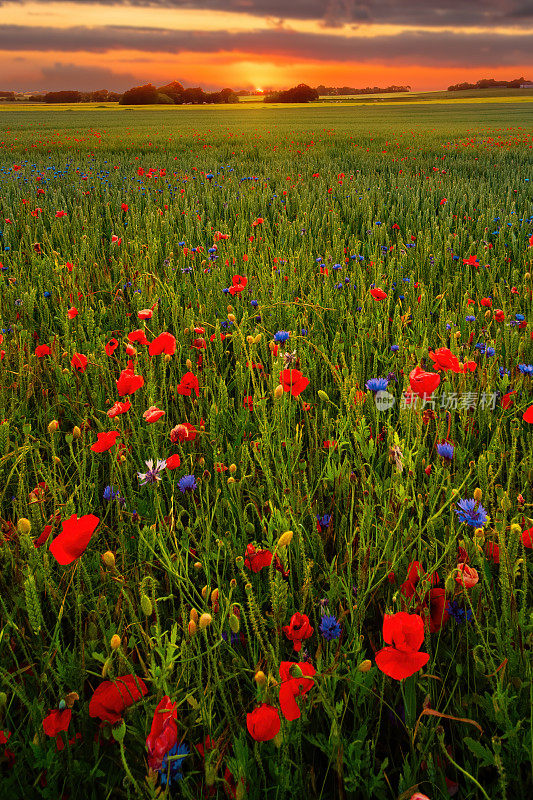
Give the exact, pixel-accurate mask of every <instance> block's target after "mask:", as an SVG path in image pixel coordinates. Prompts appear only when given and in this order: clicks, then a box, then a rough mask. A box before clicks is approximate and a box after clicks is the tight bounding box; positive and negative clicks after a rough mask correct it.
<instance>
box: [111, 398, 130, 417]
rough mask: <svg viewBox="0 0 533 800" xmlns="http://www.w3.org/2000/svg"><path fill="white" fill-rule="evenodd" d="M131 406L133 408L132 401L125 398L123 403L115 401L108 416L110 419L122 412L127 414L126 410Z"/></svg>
mask: <svg viewBox="0 0 533 800" xmlns="http://www.w3.org/2000/svg"><path fill="white" fill-rule="evenodd" d="M130 408H131V403H130V401H129V400H125V401H124V402H123V403H121V402H120V401H119V400H117V402H116V403H114V404H113V405H112V406H111V408H110V409H109V411H108V412H107V416H108V417H109V418H110V419H113V417H118V416H119V415H120V414H125V413H126V411H129V410H130Z"/></svg>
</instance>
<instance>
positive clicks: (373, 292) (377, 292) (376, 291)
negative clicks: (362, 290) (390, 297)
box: [370, 286, 387, 300]
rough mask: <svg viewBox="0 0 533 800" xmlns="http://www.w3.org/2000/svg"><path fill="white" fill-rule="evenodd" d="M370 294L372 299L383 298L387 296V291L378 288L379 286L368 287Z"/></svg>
mask: <svg viewBox="0 0 533 800" xmlns="http://www.w3.org/2000/svg"><path fill="white" fill-rule="evenodd" d="M370 294H371V295H372V297H373V298H374V300H384V299H385V298H386V297H387V293H386V292H384V291H383V289H380V288H379V286H378V287H376V288H375V289H370Z"/></svg>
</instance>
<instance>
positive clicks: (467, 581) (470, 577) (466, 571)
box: [455, 564, 479, 589]
mask: <svg viewBox="0 0 533 800" xmlns="http://www.w3.org/2000/svg"><path fill="white" fill-rule="evenodd" d="M457 571H458V572H459V574H458V575H457V577H456V578H455V580H456V582H457V583H460V584H461V586H464V587H465V589H471V588H472V586H475V585H476V583H477V582H478V581H479V575H478V573H477V570H476V569H474V568H473V567H469V566H468V564H457Z"/></svg>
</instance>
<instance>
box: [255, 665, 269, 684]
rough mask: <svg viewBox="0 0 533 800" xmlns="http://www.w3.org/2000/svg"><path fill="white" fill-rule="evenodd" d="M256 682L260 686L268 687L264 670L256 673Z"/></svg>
mask: <svg viewBox="0 0 533 800" xmlns="http://www.w3.org/2000/svg"><path fill="white" fill-rule="evenodd" d="M254 680H255V682H256V683H257V685H258V686H266V681H267V679H266V675H265V673H264V672H263V670H261V669H259V670H258V671H257V672H256V673H255V675H254Z"/></svg>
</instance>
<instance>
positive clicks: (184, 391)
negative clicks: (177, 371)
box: [177, 372, 200, 397]
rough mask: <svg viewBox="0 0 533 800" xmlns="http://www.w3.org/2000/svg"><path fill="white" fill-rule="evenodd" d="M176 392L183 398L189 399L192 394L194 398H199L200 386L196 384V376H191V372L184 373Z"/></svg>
mask: <svg viewBox="0 0 533 800" xmlns="http://www.w3.org/2000/svg"><path fill="white" fill-rule="evenodd" d="M177 392H178V394H181V395H184V396H185V397H190V396H191V393H192V392H194V393H195V395H196V397H199V396H200V384H199V383H198V378H197V377H196V375H193V373H192V372H186V373H185V375H184V376H183V377H182V379H181V381H180V382H179V383H178V387H177Z"/></svg>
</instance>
